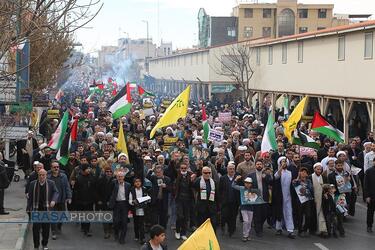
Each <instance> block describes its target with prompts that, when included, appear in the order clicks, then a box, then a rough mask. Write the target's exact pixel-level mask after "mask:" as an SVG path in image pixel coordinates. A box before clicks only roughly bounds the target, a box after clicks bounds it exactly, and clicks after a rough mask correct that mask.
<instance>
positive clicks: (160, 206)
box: [152, 200, 168, 228]
mask: <svg viewBox="0 0 375 250" xmlns="http://www.w3.org/2000/svg"><path fill="white" fill-rule="evenodd" d="M152 215H153V224H154V225H155V224H159V225H161V226H163V227H164V228H167V223H168V202H164V200H157V201H156V202H155V204H153V206H152Z"/></svg>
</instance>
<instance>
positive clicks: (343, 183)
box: [336, 175, 352, 194]
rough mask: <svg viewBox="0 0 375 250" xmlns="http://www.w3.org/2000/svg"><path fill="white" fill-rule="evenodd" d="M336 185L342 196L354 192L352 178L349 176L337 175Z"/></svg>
mask: <svg viewBox="0 0 375 250" xmlns="http://www.w3.org/2000/svg"><path fill="white" fill-rule="evenodd" d="M336 184H337V189H338V190H339V193H340V194H342V193H349V192H351V191H352V184H351V183H350V176H348V175H345V176H341V175H336Z"/></svg>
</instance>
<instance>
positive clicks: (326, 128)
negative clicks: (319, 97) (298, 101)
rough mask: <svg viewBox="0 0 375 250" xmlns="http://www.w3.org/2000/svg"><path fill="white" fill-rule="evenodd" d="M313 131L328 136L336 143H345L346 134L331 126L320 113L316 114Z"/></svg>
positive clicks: (312, 125)
mask: <svg viewBox="0 0 375 250" xmlns="http://www.w3.org/2000/svg"><path fill="white" fill-rule="evenodd" d="M311 129H312V130H314V131H316V132H319V133H321V134H323V135H326V136H328V137H329V138H331V139H333V140H335V141H338V142H344V138H345V136H344V133H343V132H341V131H340V130H338V129H337V128H335V127H333V126H332V125H331V124H329V123H328V122H327V120H326V119H324V117H323V116H322V115H321V114H319V112H315V114H314V118H313V120H312V124H311Z"/></svg>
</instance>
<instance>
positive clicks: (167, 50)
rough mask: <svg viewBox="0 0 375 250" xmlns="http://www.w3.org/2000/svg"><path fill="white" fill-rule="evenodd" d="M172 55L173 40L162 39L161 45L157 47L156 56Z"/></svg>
mask: <svg viewBox="0 0 375 250" xmlns="http://www.w3.org/2000/svg"><path fill="white" fill-rule="evenodd" d="M169 55H172V42H163V40H162V41H161V44H160V46H159V47H158V48H157V49H156V56H157V57H159V56H169Z"/></svg>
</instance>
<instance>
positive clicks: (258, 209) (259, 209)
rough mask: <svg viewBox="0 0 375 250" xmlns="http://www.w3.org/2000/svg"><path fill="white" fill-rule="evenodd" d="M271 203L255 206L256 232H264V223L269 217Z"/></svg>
mask: <svg viewBox="0 0 375 250" xmlns="http://www.w3.org/2000/svg"><path fill="white" fill-rule="evenodd" d="M269 209H270V208H269V204H260V205H255V206H254V216H253V220H254V229H255V232H256V233H262V232H263V224H264V222H265V221H266V219H267V216H268V211H269Z"/></svg>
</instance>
